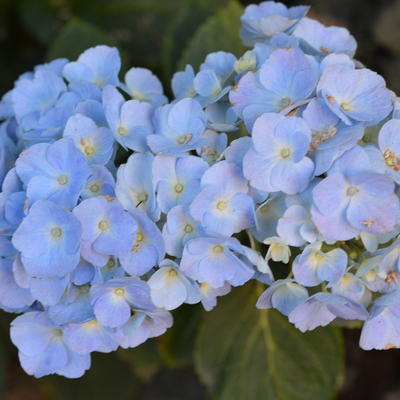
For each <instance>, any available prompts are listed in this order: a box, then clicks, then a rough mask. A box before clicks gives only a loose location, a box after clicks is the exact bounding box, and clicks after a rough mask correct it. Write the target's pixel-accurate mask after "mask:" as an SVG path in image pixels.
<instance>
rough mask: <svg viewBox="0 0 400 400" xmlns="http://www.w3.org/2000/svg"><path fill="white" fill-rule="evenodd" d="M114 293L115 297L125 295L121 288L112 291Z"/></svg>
mask: <svg viewBox="0 0 400 400" xmlns="http://www.w3.org/2000/svg"><path fill="white" fill-rule="evenodd" d="M114 293H115V294H116V295H117V296H123V295H124V294H125V289H123V288H117V289H114Z"/></svg>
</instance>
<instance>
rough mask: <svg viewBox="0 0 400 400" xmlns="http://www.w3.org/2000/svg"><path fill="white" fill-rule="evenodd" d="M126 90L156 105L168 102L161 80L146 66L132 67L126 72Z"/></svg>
mask: <svg viewBox="0 0 400 400" xmlns="http://www.w3.org/2000/svg"><path fill="white" fill-rule="evenodd" d="M125 84H126V87H125V89H126V91H127V92H128V93H129V95H130V96H131V97H132V98H133V99H135V100H139V101H145V102H148V103H150V104H152V105H153V106H155V107H158V106H161V105H162V104H165V103H166V102H167V98H166V97H165V96H164V94H163V88H162V85H161V82H160V80H159V79H158V78H157V77H156V76H155V75H154V74H153V73H152V72H151V71H150V70H148V69H146V68H131V69H130V70H129V71H128V72H127V73H126V74H125Z"/></svg>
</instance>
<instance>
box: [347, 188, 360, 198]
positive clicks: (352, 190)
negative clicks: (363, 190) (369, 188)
mask: <svg viewBox="0 0 400 400" xmlns="http://www.w3.org/2000/svg"><path fill="white" fill-rule="evenodd" d="M358 192H359V189H358V187H357V186H349V187H348V188H347V190H346V195H347V196H350V197H352V196H355V195H356V194H357V193H358Z"/></svg>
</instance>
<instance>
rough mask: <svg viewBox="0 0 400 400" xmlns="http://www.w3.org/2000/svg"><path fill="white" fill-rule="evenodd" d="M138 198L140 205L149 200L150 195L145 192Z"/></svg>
mask: <svg viewBox="0 0 400 400" xmlns="http://www.w3.org/2000/svg"><path fill="white" fill-rule="evenodd" d="M137 198H138V200H139V203H144V202H145V201H147V199H148V198H149V195H148V194H147V193H146V192H143V193H139V194H138V197H137Z"/></svg>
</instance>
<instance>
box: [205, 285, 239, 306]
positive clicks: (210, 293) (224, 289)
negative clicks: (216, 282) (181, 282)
mask: <svg viewBox="0 0 400 400" xmlns="http://www.w3.org/2000/svg"><path fill="white" fill-rule="evenodd" d="M230 291H231V285H230V284H229V283H225V285H224V286H221V287H219V288H213V287H212V286H210V285H208V284H207V283H205V282H204V283H202V284H201V285H200V294H201V304H202V305H203V307H204V309H205V310H206V311H211V310H212V309H213V308H214V307H215V306H216V305H217V297H219V296H225V295H226V294H228V293H229V292H230Z"/></svg>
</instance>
